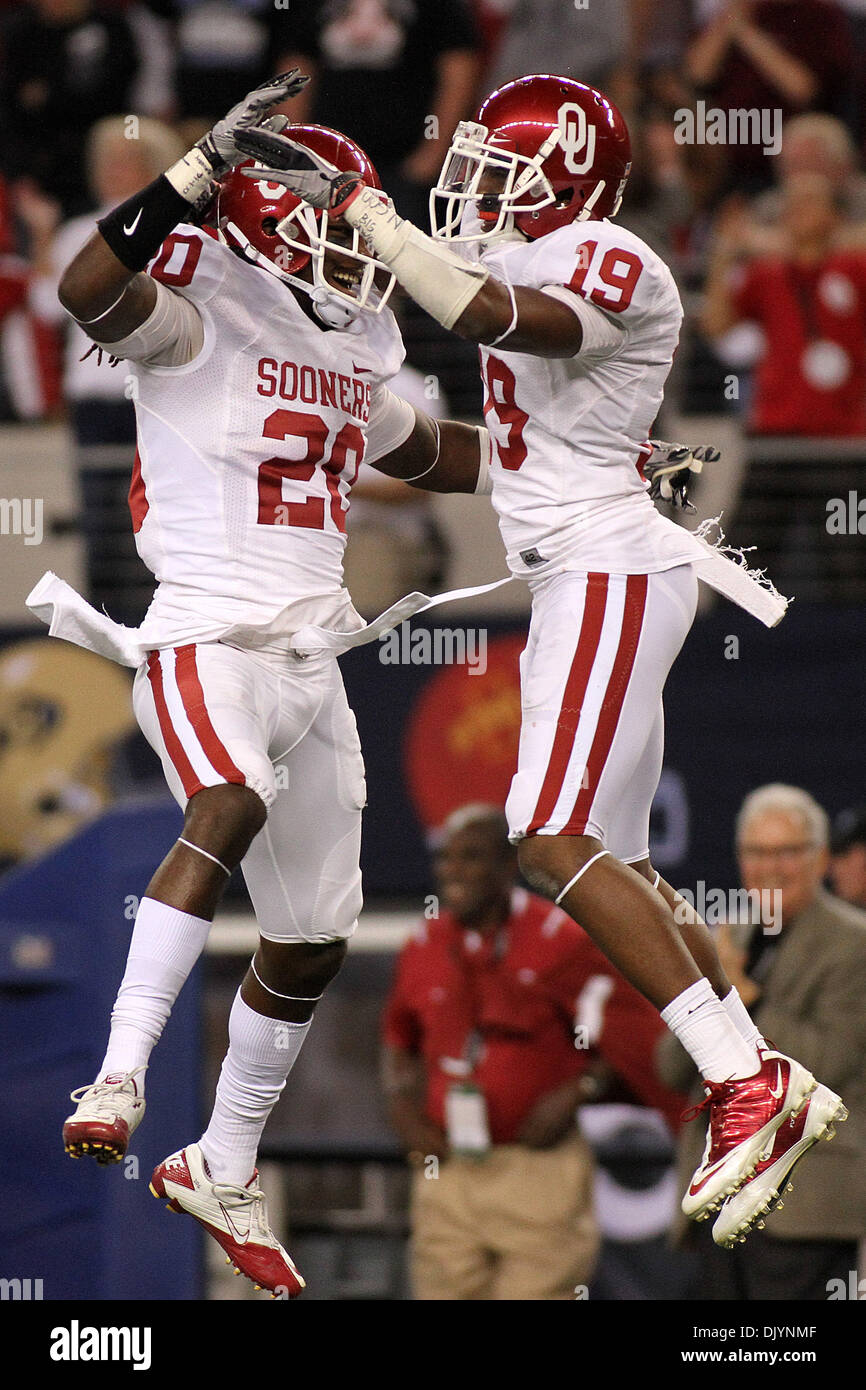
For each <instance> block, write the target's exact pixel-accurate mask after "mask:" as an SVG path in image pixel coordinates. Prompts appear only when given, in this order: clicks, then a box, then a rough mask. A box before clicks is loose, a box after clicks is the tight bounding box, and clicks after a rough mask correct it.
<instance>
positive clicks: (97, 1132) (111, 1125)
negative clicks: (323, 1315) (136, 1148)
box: [63, 1067, 146, 1163]
mask: <svg viewBox="0 0 866 1390" xmlns="http://www.w3.org/2000/svg"><path fill="white" fill-rule="evenodd" d="M145 1070H146V1069H145V1068H144V1067H138V1068H137V1069H136V1070H135V1071H131V1072H120V1073H117V1074H116V1075H112V1076H105V1077H103V1079H102V1080H101V1081H95V1082H94V1083H93V1085H92V1086H80V1087H79V1088H78V1090H77V1091H73V1092H72V1094H71V1096H70V1097H69V1099H70V1100H74V1101H76V1102H77V1104H76V1109H75V1113H74V1114H72V1115H70V1116H69V1118H68V1119H67V1120H66V1122H65V1123H64V1125H63V1144H64V1147H65V1149H66V1152H67V1153H68V1154H70V1155H71V1157H72V1158H82V1157H84V1155H85V1154H89V1155H91V1157H93V1158H95V1159H96V1161H97V1163H120V1161H121V1159H122V1158H123V1156H124V1154H125V1153H126V1150H127V1147H128V1145H129V1141H130V1139H131V1137H132V1135H133V1134H134V1132H135V1130H136V1129H137V1128H138V1126H139V1125H140V1124H141V1121H142V1120H143V1119H144V1107H145V1101H144V1096H143V1095H142V1093H141V1092H142V1087H141V1082H140V1081H136V1077H140V1076H141V1075H142V1074H143V1073H144V1071H145Z"/></svg>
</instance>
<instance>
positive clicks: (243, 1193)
mask: <svg viewBox="0 0 866 1390" xmlns="http://www.w3.org/2000/svg"><path fill="white" fill-rule="evenodd" d="M223 1193H225V1199H226V1200H227V1202H228V1205H230V1206H236V1207H240V1206H244V1205H245V1204H246V1203H247V1202H261V1203H262V1204H264V1200H265V1194H264V1192H263V1191H262V1189H261V1188H260V1187H235V1186H234V1185H233V1184H232V1183H227V1182H215V1183H214V1184H213V1194H214V1196H215V1197H216V1198H217V1200H218V1201H220V1202H221V1201H223V1200H224V1198H223Z"/></svg>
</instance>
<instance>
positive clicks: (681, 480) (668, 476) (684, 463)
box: [643, 439, 721, 511]
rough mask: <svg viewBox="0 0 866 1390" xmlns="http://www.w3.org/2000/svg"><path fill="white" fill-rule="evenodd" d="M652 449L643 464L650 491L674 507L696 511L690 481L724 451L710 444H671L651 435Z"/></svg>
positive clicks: (656, 497)
mask: <svg viewBox="0 0 866 1390" xmlns="http://www.w3.org/2000/svg"><path fill="white" fill-rule="evenodd" d="M649 444H650V445H651V447H652V453H651V454H650V456H649V458H648V459H647V460H646V462H645V463H644V465H643V472H644V477H645V478H646V479H647V481H648V482H649V484H650V490H649V495H650V497H652V498H653V500H656V499H658V498H659V497H660V498H661V499H662V501H663V502H670V504H671V506H673V507H683V508H684V509H686V510H687V511H694V507H693V506H692V504H691V502H690V501H689V495H688V490H689V485H690V484H691V481H692V478H693V477H695V476H696V475H697V474H698V473H700V472H701V471H702V469H703V466H704V464H705V463H715V462H716V460H717V459H719V458H720V457H721V452H720V450H718V449H715V448H714V447H713V446H712V445H711V444H699V445H698V446H697V447H695V448H690V447H689V445H688V444H669V443H667V442H666V441H665V440H664V439H650V440H649Z"/></svg>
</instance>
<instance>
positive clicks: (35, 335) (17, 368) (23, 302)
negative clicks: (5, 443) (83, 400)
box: [0, 175, 60, 420]
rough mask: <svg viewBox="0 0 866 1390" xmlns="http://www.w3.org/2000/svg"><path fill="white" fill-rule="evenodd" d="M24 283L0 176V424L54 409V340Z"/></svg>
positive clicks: (56, 399) (56, 381) (24, 268)
mask: <svg viewBox="0 0 866 1390" xmlns="http://www.w3.org/2000/svg"><path fill="white" fill-rule="evenodd" d="M29 280H30V267H29V266H28V264H27V261H26V260H25V259H24V258H23V257H22V256H20V255H19V254H18V246H17V238H16V235H15V225H14V219H13V215H12V200H11V198H10V196H9V190H8V189H7V186H6V181H5V180H4V178H3V176H2V175H0V420H3V419H10V418H11V419H17V420H33V419H41V418H43V417H44V416H45V415H46V414H49V413H51V411H52V410H53V409H55V408H57V407H58V406H59V399H60V397H59V373H58V369H57V341H56V337H55V334H54V332H53V330H52V329H51V327H50V326H49V325H45V324H43V323H41V322H40V320H39V319H38V318H36V317H35V316H34V315H33V314H32V313H31V312H30V310H29V308H28V304H27V287H28V284H29Z"/></svg>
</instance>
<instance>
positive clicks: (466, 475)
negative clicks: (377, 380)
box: [367, 386, 492, 493]
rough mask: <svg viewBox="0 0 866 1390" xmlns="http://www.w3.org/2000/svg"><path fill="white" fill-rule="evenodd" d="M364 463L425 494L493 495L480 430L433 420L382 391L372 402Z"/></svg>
mask: <svg viewBox="0 0 866 1390" xmlns="http://www.w3.org/2000/svg"><path fill="white" fill-rule="evenodd" d="M367 462H368V463H370V464H371V465H372V467H373V468H376V469H378V471H379V472H380V473H384V474H386V476H387V477H389V478H399V479H400V481H401V482H404V483H409V484H410V486H411V487H416V488H419V489H421V490H422V491H424V492H472V493H489V492H491V491H492V484H491V480H490V436H489V435H488V433H487V430H486V429H485V428H484V426H483V425H464V424H461V423H460V422H459V421H458V420H434V419H433V418H432V417H431V416H429V415H425V414H424V412H423V411H422V410H417V409H415V408H414V407H413V406H410V405H408V404H407V403H406V402H405V401H403V400H401V399H400V397H399V396H395V395H394V394H393V392H391V391H389V390H388V389H387V387H384V386H383V387H380V389H379V391H378V393H377V395H376V396H375V397H374V400H373V406H372V410H371V414H370V432H369V445H368V453H367Z"/></svg>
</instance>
